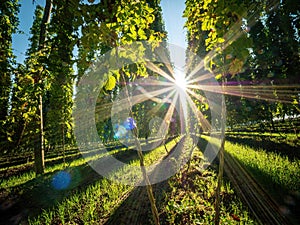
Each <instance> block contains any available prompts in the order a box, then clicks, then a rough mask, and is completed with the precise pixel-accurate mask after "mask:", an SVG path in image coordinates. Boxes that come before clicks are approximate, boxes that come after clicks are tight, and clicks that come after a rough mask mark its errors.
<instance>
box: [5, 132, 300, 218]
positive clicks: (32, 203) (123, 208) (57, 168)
mask: <svg viewBox="0 0 300 225" xmlns="http://www.w3.org/2000/svg"><path fill="white" fill-rule="evenodd" d="M258 137H259V138H258ZM277 137H278V135H272V136H270V134H267V133H265V134H260V135H256V134H255V133H252V134H251V133H247V132H245V133H234V132H228V133H227V137H226V143H225V150H226V151H225V152H226V154H225V160H226V155H227V154H228V155H230V156H231V157H232V158H234V159H236V160H237V161H238V162H239V164H240V165H241V166H242V167H243V168H244V169H245V170H246V171H247V172H248V173H249V175H250V176H251V177H252V178H254V180H255V182H256V183H257V184H258V185H260V186H261V187H262V189H263V190H264V191H265V192H266V193H267V194H268V195H269V196H271V198H272V199H273V200H274V201H275V202H277V204H279V205H280V208H279V209H278V212H277V213H281V214H283V215H284V216H286V217H288V218H289V219H290V221H292V222H293V223H295V224H296V223H298V221H299V217H298V216H297V215H299V205H298V204H299V199H300V196H299V195H300V194H299V189H300V179H299V177H300V170H299V166H300V160H299V157H298V153H299V152H298V151H299V149H297V146H298V143H295V142H296V140H297V139H296V137H295V136H293V135H292V134H291V135H287V136H286V137H287V139H289V140H290V141H289V142H284V143H280V139H278V138H277ZM179 140H180V141H179ZM178 141H179V142H178ZM181 142H182V140H181V139H180V138H179V137H177V138H175V139H170V140H169V142H167V143H166V146H163V145H162V146H160V147H158V148H156V149H155V150H152V151H151V152H149V153H147V154H145V163H146V165H147V164H149V165H150V164H151V163H152V162H153V161H156V160H159V159H162V158H163V157H165V156H166V155H167V154H168V152H167V151H166V148H167V150H169V151H172V149H173V148H174V147H175V146H176V145H180V144H181ZM207 142H212V143H213V144H216V145H217V144H218V143H217V142H218V141H217V140H216V139H214V138H210V137H209V136H207V135H202V136H201V137H200V138H199V140H198V146H196V147H195V148H194V151H193V157H192V159H191V160H190V161H189V162H188V163H187V164H186V165H185V166H183V167H182V168H181V169H180V171H179V172H177V173H176V174H175V175H173V176H172V177H170V178H169V179H168V180H166V181H163V182H160V183H158V184H155V185H153V190H154V196H155V199H156V202H157V207H158V211H159V214H160V219H161V223H162V224H211V223H213V221H214V214H215V212H214V210H215V209H214V201H215V189H216V185H217V167H218V162H214V163H213V164H212V165H211V166H209V167H208V169H206V170H202V169H201V165H203V163H205V160H204V159H203V155H202V152H201V151H203V147H204V146H205V145H206V144H207ZM254 142H257V143H254ZM258 143H261V145H258ZM266 143H267V144H266ZM271 143H273V145H274V146H276V147H277V149H272V148H270V147H269V146H271ZM287 143H288V144H287ZM281 144H282V146H283V148H284V147H286V145H290V146H289V148H285V149H283V150H284V151H281V152H280V153H278V151H279V150H280V148H281V147H282V146H281ZM254 146H256V147H254ZM264 146H265V148H264ZM165 147H166V148H165ZM183 148H191V146H190V145H189V144H186V143H185V144H184V146H183ZM110 149H111V150H110V151H109V154H111V155H114V156H115V157H118V158H120V159H122V160H123V161H124V162H125V161H126V162H127V163H128V165H134V164H136V165H138V163H139V161H138V158H137V154H136V152H135V151H134V150H130V149H129V150H128V149H126V148H124V147H122V146H118V145H117V144H116V143H112V144H111V148H110ZM93 152H96V151H95V150H91V151H90V152H86V154H87V155H86V156H85V157H83V156H82V155H81V154H80V153H79V152H78V151H77V150H76V149H68V150H67V151H66V152H65V155H64V156H62V155H59V153H51V154H49V155H48V156H47V160H46V172H45V174H44V175H42V176H39V177H37V178H36V177H35V174H34V171H33V163H32V161H31V160H32V158H31V156H30V155H29V156H27V157H26V158H20V157H19V158H18V159H17V158H16V159H15V162H14V161H10V162H12V163H11V165H8V164H7V162H6V160H5V158H2V160H1V163H2V165H5V166H2V168H1V184H0V187H1V189H0V190H1V209H2V213H3V214H2V216H1V218H2V220H1V221H3V222H4V223H3V224H7V223H8V221H9V223H11V224H17V223H21V224H27V223H28V224H118V223H120V224H140V223H153V222H151V221H152V220H151V207H150V205H149V202H148V198H147V194H146V190H145V188H144V187H134V186H131V185H124V184H121V183H117V182H114V181H110V180H109V179H107V178H103V177H102V176H100V175H99V174H97V173H96V172H95V171H94V170H93V169H92V168H91V167H90V166H89V164H88V163H87V162H88V161H93V160H97V159H99V158H101V157H104V156H105V154H107V153H103V154H99V152H101V150H100V151H97V152H98V153H97V154H95V153H94V154H93ZM22 160H23V161H22ZM26 160H27V161H26ZM22 162H23V163H22ZM124 171H127V172H125V173H127V174H129V173H133V174H131V175H129V176H128V177H133V179H134V177H135V174H134V173H135V172H132V171H131V170H128V168H126V166H125V167H123V168H119V170H116V171H115V172H114V174H112V176H116V175H117V174H118V173H124ZM158 172H162V171H153V173H158ZM245 182H247V180H246V181H245ZM235 185H236V183H234V181H233V183H232V181H231V180H230V176H227V174H226V167H225V180H224V181H223V185H222V188H221V220H220V221H221V223H222V224H223V223H224V224H259V223H260V222H261V221H259V220H258V218H257V211H256V210H255V209H253V208H251V207H253V205H250V206H249V204H247V202H245V199H243V196H242V195H240V194H241V193H239V191H240V189H239V188H236V187H235ZM238 185H242V184H238ZM243 191H244V192H245V191H247V189H245V190H243ZM249 207H250V208H249Z"/></svg>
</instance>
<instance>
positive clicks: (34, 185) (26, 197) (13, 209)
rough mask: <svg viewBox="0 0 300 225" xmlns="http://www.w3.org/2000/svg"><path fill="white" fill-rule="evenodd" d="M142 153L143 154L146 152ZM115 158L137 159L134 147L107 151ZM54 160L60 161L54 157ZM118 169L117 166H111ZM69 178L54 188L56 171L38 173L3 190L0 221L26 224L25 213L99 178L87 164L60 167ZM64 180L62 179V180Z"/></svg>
mask: <svg viewBox="0 0 300 225" xmlns="http://www.w3.org/2000/svg"><path fill="white" fill-rule="evenodd" d="M149 153H150V151H148V152H145V153H144V155H147V154H149ZM87 154H90V155H93V154H95V153H87ZM111 155H112V156H113V157H115V158H116V159H119V160H122V162H124V163H129V162H130V161H132V160H136V159H138V155H137V152H136V151H135V150H126V151H125V150H124V151H122V150H121V151H119V152H116V153H114V154H111ZM72 160H74V157H66V162H71V161H72ZM55 162H61V161H60V160H55ZM53 164H54V163H53ZM114 169H115V170H118V169H119V168H114ZM64 171H65V172H66V173H68V174H69V175H70V177H71V182H70V184H69V185H68V187H67V188H66V189H64V190H58V189H57V188H55V187H54V186H53V179H54V177H55V175H56V174H57V173H58V172H59V171H55V172H52V173H47V174H44V175H42V176H39V177H37V178H35V179H33V180H31V181H28V182H26V183H25V184H22V185H19V186H16V187H14V188H12V190H11V191H10V193H9V195H6V196H5V193H4V194H3V192H2V194H1V196H0V218H1V221H0V224H5V225H7V224H10V225H13V224H19V223H20V222H22V224H23V223H24V224H26V223H27V218H28V216H30V217H34V216H37V215H38V214H40V213H41V212H42V210H43V209H49V208H51V207H53V206H55V205H57V204H58V203H60V202H62V201H63V200H64V199H65V198H66V197H69V196H72V194H74V193H75V192H78V191H85V190H86V188H87V187H88V186H89V185H91V184H94V183H95V182H96V181H99V180H100V179H102V178H103V177H102V176H100V175H99V174H98V173H97V172H95V171H94V170H93V169H92V168H91V167H90V166H89V165H88V164H87V163H85V164H83V165H80V166H76V167H69V168H67V169H65V170H64ZM63 182H64V180H62V183H63Z"/></svg>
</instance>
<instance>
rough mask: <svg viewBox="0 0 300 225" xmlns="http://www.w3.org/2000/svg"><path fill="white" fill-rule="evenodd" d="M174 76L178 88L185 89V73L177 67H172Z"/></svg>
mask: <svg viewBox="0 0 300 225" xmlns="http://www.w3.org/2000/svg"><path fill="white" fill-rule="evenodd" d="M174 78H175V85H176V86H177V87H178V88H180V89H181V90H182V91H186V88H187V81H186V79H185V74H184V73H183V72H182V71H180V70H179V69H177V68H175V69H174Z"/></svg>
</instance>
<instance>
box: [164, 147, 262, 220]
mask: <svg viewBox="0 0 300 225" xmlns="http://www.w3.org/2000/svg"><path fill="white" fill-rule="evenodd" d="M201 163H203V160H202V156H201V153H200V151H197V150H196V151H195V152H194V157H193V159H192V160H191V162H190V166H189V168H188V166H187V165H186V166H185V168H183V169H182V170H181V171H180V172H179V173H177V174H176V175H175V176H173V177H172V178H171V179H170V180H169V185H170V190H169V191H168V192H167V193H166V194H165V198H164V201H163V202H162V203H161V207H160V208H161V209H160V210H161V212H162V215H163V223H162V224H176V225H181V224H182V225H183V224H213V223H214V216H215V209H214V201H215V189H216V186H217V175H216V172H215V171H214V170H213V169H208V170H204V171H203V170H199V168H200V167H199V165H200V164H201ZM221 198H222V204H221V218H220V223H221V224H257V222H255V221H254V220H253V219H252V218H251V217H250V215H249V211H248V209H247V208H245V207H244V206H243V205H242V203H241V201H240V200H239V199H238V198H237V196H236V195H235V193H234V191H233V189H232V188H231V187H230V183H229V182H227V181H225V182H224V185H223V186H222V189H221Z"/></svg>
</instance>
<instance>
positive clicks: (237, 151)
mask: <svg viewBox="0 0 300 225" xmlns="http://www.w3.org/2000/svg"><path fill="white" fill-rule="evenodd" d="M225 149H226V152H228V153H229V154H231V155H232V156H234V157H235V158H237V159H238V160H239V161H240V162H241V163H242V164H243V165H244V166H246V167H247V168H248V169H249V170H250V172H251V173H252V174H253V176H254V177H256V178H258V179H259V181H260V182H261V183H263V184H265V186H270V185H269V183H268V182H266V181H268V180H271V181H272V182H273V183H275V184H277V185H279V186H281V187H283V188H284V189H285V190H291V191H297V190H299V189H300V169H299V168H300V160H297V159H295V160H294V161H290V160H289V159H288V157H286V156H283V155H280V154H277V153H274V152H267V151H265V150H263V149H260V150H254V149H252V148H250V147H245V146H243V145H239V144H233V143H230V142H226V144H225ZM266 178H267V179H266Z"/></svg>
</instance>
